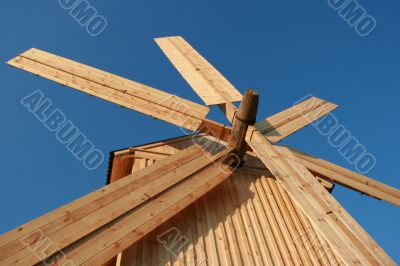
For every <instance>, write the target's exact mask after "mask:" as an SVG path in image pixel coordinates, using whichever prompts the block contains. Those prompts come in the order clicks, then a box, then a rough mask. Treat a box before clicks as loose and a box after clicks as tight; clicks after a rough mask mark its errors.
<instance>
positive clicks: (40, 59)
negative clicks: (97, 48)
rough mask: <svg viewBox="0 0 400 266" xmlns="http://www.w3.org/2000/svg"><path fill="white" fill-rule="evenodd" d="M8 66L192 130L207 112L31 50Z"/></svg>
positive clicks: (11, 61)
mask: <svg viewBox="0 0 400 266" xmlns="http://www.w3.org/2000/svg"><path fill="white" fill-rule="evenodd" d="M7 63H8V64H10V65H11V66H14V67H18V68H21V69H23V70H26V71H29V72H32V73H33V74H35V75H38V76H41V77H44V78H47V79H50V80H53V81H55V82H58V83H60V84H62V85H65V86H69V87H71V88H74V89H77V90H80V91H83V92H85V93H88V94H90V95H93V96H97V97H99V98H101V99H104V100H107V101H110V102H113V103H116V104H118V105H121V106H123V107H126V108H129V109H132V110H135V111H138V112H141V113H144V114H146V115H149V116H152V117H154V118H157V119H160V120H163V121H166V122H169V123H172V124H174V125H177V126H180V127H183V128H186V129H188V130H192V131H195V130H197V128H198V127H199V126H200V125H201V123H202V119H204V118H205V117H206V115H207V113H208V111H209V109H208V108H207V107H206V106H202V105H199V104H196V103H194V102H191V101H188V100H185V99H183V98H180V97H177V96H175V95H172V94H169V93H166V92H163V91H160V90H157V89H154V88H151V87H149V86H146V85H143V84H140V83H137V82H134V81H131V80H128V79H125V78H122V77H119V76H116V75H113V74H110V73H107V72H105V71H102V70H98V69H96V68H93V67H90V66H87V65H84V64H80V63H78V62H75V61H72V60H69V59H66V58H63V57H60V56H56V55H53V54H50V53H47V52H44V51H41V50H38V49H34V48H32V49H30V50H28V51H26V52H24V53H22V54H20V55H19V56H17V57H15V58H13V59H11V60H10V61H8V62H7Z"/></svg>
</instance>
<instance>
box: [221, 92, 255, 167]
mask: <svg viewBox="0 0 400 266" xmlns="http://www.w3.org/2000/svg"><path fill="white" fill-rule="evenodd" d="M258 98H259V95H258V92H256V91H253V90H246V92H245V93H244V95H243V99H242V102H241V104H240V106H239V109H238V111H237V113H236V115H235V116H234V118H233V129H232V134H231V137H230V139H229V142H228V146H229V147H230V148H233V149H234V150H235V151H234V152H235V154H236V155H237V156H238V157H239V159H240V161H242V159H243V156H244V154H245V153H246V151H247V149H248V146H247V143H246V141H245V137H246V131H247V127H248V126H249V125H253V124H254V123H255V120H256V116H257V109H258Z"/></svg>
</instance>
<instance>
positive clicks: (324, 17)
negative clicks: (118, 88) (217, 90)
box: [0, 0, 400, 263]
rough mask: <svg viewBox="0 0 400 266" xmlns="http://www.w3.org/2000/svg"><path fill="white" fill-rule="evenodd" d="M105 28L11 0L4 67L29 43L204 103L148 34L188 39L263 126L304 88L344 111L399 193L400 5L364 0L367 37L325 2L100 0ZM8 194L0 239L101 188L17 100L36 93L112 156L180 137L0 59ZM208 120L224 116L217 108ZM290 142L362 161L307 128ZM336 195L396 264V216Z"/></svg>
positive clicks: (399, 214) (53, 8)
mask: <svg viewBox="0 0 400 266" xmlns="http://www.w3.org/2000/svg"><path fill="white" fill-rule="evenodd" d="M90 3H91V4H92V5H93V6H94V7H95V8H96V9H97V10H98V12H99V14H101V15H103V16H104V17H105V18H106V19H107V21H108V27H107V28H106V30H105V31H104V32H103V33H102V34H101V35H100V36H98V37H91V36H90V35H89V34H88V33H87V32H86V30H85V29H84V28H82V27H81V26H80V25H79V24H78V23H77V22H76V21H75V20H74V19H73V18H72V17H71V16H70V15H69V13H68V12H67V11H66V10H64V9H62V8H61V7H60V5H59V4H58V1H18V0H3V1H2V5H1V9H0V36H1V49H0V61H1V62H5V61H7V60H8V59H10V58H12V57H14V56H15V55H17V54H18V53H21V52H23V51H25V50H27V49H29V48H31V47H36V48H39V49H42V50H46V51H49V52H52V53H56V54H59V55H62V56H64V57H67V58H71V59H74V60H77V61H80V62H84V63H86V64H89V65H92V66H95V67H97V68H101V69H104V70H106V71H109V72H112V73H115V74H118V75H121V76H123V77H127V78H130V79H133V80H136V81H139V82H142V83H145V84H147V85H150V86H153V87H155V88H158V89H162V90H165V91H168V92H171V93H174V94H177V95H179V96H181V97H184V98H187V99H190V100H193V101H196V102H198V103H201V100H200V99H199V98H198V96H197V95H196V94H195V93H194V92H193V91H192V90H191V89H190V87H189V86H188V85H187V84H186V83H185V81H184V80H183V79H182V78H181V77H180V75H179V74H178V73H177V72H176V71H175V69H174V68H173V67H172V65H171V64H170V63H169V62H168V60H167V59H166V58H165V56H164V55H163V54H162V52H161V51H160V49H159V48H158V47H157V45H156V44H155V43H154V41H153V38H155V37H160V36H168V35H183V36H184V37H185V38H186V39H187V40H188V41H189V42H190V43H191V44H192V45H193V46H194V47H195V48H196V49H197V50H198V51H199V52H200V53H202V54H203V55H204V56H205V57H206V58H207V59H209V61H210V62H211V63H213V65H214V66H216V67H217V68H218V69H219V70H220V71H221V72H222V73H223V74H224V75H225V76H226V77H227V78H228V79H229V80H230V81H231V82H232V83H233V84H234V85H235V86H236V87H237V88H238V89H239V90H240V91H242V92H243V91H244V89H246V88H251V89H255V90H258V91H259V92H260V94H261V102H260V108H259V112H258V118H259V119H262V118H264V117H266V116H269V115H272V114H274V113H276V112H278V111H281V110H283V109H285V108H287V107H289V106H291V105H292V104H293V103H294V102H296V101H297V100H298V99H300V98H302V97H303V96H305V95H306V94H309V93H312V94H314V95H315V96H318V97H321V98H324V99H327V100H329V101H331V102H334V103H337V104H339V105H340V107H339V109H338V110H336V111H335V112H334V114H335V116H336V117H337V118H338V120H339V121H340V123H341V124H343V125H344V126H345V127H346V128H347V129H348V130H349V131H350V132H351V133H352V135H353V136H355V137H356V138H357V139H358V140H359V141H360V143H362V144H363V145H364V146H365V147H366V148H367V149H368V151H369V152H370V153H371V154H373V155H374V156H375V157H376V159H377V165H376V167H375V168H374V170H373V171H372V172H371V173H370V174H369V175H370V176H371V177H373V178H375V179H377V180H379V181H382V182H384V183H387V184H389V185H391V186H394V187H397V188H399V187H400V179H399V176H398V175H399V173H398V163H399V155H398V154H399V153H398V151H399V150H400V141H399V138H398V132H399V130H400V126H399V123H398V121H399V119H398V114H399V113H398V104H399V103H398V102H399V100H400V73H399V72H400V67H399V64H400V63H399V62H400V50H399V46H400V28H399V25H400V17H399V16H398V10H399V8H400V4H399V2H398V1H395V0H388V1H383V2H380V1H379V3H378V2H377V1H367V0H360V1H359V3H360V4H361V5H362V6H363V7H364V8H365V10H366V11H367V13H368V14H370V15H371V16H373V17H374V18H375V19H376V22H377V24H376V28H375V30H374V31H373V32H372V33H371V34H370V35H368V36H366V37H361V36H359V35H358V34H357V33H356V31H355V30H354V29H353V28H351V27H350V26H349V25H348V24H347V22H346V21H344V20H343V18H342V17H340V16H339V15H338V12H337V11H335V10H333V9H332V8H331V7H330V6H329V5H328V2H327V1H307V2H306V3H305V1H294V0H292V1H266V0H251V1H238V0H231V1H225V0H224V1H210V0H203V1H174V0H170V1H151V0H148V1H127V0H126V1H98V0H92V1H90ZM0 79H1V84H2V85H1V86H2V90H1V91H2V94H1V97H0V101H1V104H0V110H1V117H2V121H3V122H2V130H1V132H0V136H1V138H0V142H1V147H2V150H3V152H2V153H1V155H0V156H1V158H0V162H1V168H2V186H1V193H0V201H1V205H0V206H1V213H2V219H1V220H0V232H1V233H3V232H5V231H8V230H10V229H12V228H14V227H16V226H18V225H20V224H22V223H24V222H26V221H28V220H30V219H33V218H35V217H37V216H39V215H41V214H44V213H46V212H48V211H50V210H52V209H54V208H56V207H59V206H61V205H63V204H65V203H67V202H70V201H72V200H74V199H76V198H78V197H80V196H83V195H85V194H87V193H88V192H91V191H93V190H94V189H96V188H98V187H100V186H102V185H104V183H105V179H106V170H107V160H106V161H105V163H104V164H102V165H101V167H100V168H98V169H97V170H96V171H88V170H86V169H85V167H84V166H83V165H82V163H81V162H79V161H78V160H76V159H75V157H73V156H72V155H71V153H70V152H69V151H68V150H67V149H66V148H65V146H63V145H61V144H59V142H58V141H57V140H56V138H55V136H54V133H51V132H49V131H48V130H47V129H46V128H45V127H44V126H43V124H41V123H40V122H39V121H38V120H37V119H36V118H35V117H34V116H33V115H32V114H31V113H29V112H28V110H27V109H26V108H25V107H23V106H22V105H21V104H20V100H21V98H23V97H24V96H26V95H28V94H29V93H32V92H33V91H35V90H41V91H42V92H43V93H44V94H45V96H46V97H47V98H49V99H51V100H52V102H53V104H54V106H55V107H58V108H60V109H61V110H62V111H63V112H64V113H65V115H66V116H67V118H68V119H69V120H71V121H72V122H73V123H74V124H75V125H76V126H77V127H78V128H79V129H80V130H81V132H83V133H84V134H85V135H86V136H87V137H88V138H89V139H90V140H91V141H92V142H93V143H94V144H95V146H96V147H97V148H99V149H100V150H102V151H103V152H104V153H105V154H106V156H108V153H109V152H110V151H112V150H116V149H120V148H124V147H128V146H133V145H139V144H143V143H147V142H152V141H156V140H161V139H166V138H170V137H176V136H179V135H181V134H182V132H181V131H180V129H178V128H177V127H174V126H172V125H169V124H166V123H164V122H161V121H157V120H154V119H151V118H148V117H146V116H144V115H141V114H139V113H135V112H133V111H130V110H127V109H123V108H120V107H118V106H116V105H113V104H111V103H108V102H105V101H102V100H100V99H97V98H94V97H90V96H87V95H84V94H82V93H80V92H77V91H74V90H72V89H67V88H64V87H61V86H59V85H57V84H56V83H53V82H50V81H47V80H45V79H41V78H37V77H35V76H33V75H31V74H28V73H24V72H22V71H20V70H16V69H13V68H10V67H9V66H7V65H6V64H0ZM210 118H212V119H216V120H218V121H220V122H224V123H225V120H224V119H223V117H222V116H221V115H220V114H219V112H218V110H217V109H214V108H213V110H212V112H211V114H210ZM284 143H285V144H290V145H292V146H294V147H296V148H299V149H301V150H303V151H306V152H308V153H311V154H313V155H317V156H320V157H322V158H324V159H327V160H329V161H332V162H335V163H337V164H339V165H342V166H344V167H346V168H349V169H351V170H354V167H353V166H352V165H350V164H349V163H347V162H346V160H345V159H344V158H342V156H341V155H340V154H339V153H338V152H337V150H336V149H334V148H332V147H331V146H330V145H329V143H328V141H327V138H326V137H325V136H322V135H320V134H319V133H318V132H317V130H316V129H315V128H313V127H308V128H306V129H303V130H302V131H300V132H298V133H297V134H296V135H293V136H291V137H289V138H287V139H286V140H285V141H284ZM334 195H335V196H336V198H337V199H338V200H339V201H340V202H341V203H342V205H343V206H344V207H345V208H346V209H347V210H348V211H349V212H350V213H351V214H352V215H353V216H354V218H355V219H356V220H357V221H358V222H359V223H360V224H361V225H362V226H363V227H364V228H365V229H366V231H368V232H369V233H370V234H371V236H372V237H373V238H374V239H375V240H376V241H377V242H378V243H379V244H380V245H381V246H382V247H383V248H384V249H385V250H386V251H387V252H388V253H389V254H390V255H391V256H392V257H393V258H394V259H395V260H396V261H397V262H398V263H400V243H399V236H400V227H399V226H398V224H399V222H398V221H399V219H400V211H399V208H398V207H395V206H393V205H390V204H388V203H386V202H383V201H378V200H375V199H371V198H368V197H366V196H361V195H360V194H359V193H356V192H354V191H351V190H348V189H345V188H342V187H339V186H337V187H336V189H335V191H334Z"/></svg>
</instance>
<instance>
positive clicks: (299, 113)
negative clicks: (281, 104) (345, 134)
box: [255, 97, 338, 142]
mask: <svg viewBox="0 0 400 266" xmlns="http://www.w3.org/2000/svg"><path fill="white" fill-rule="evenodd" d="M337 107H338V106H337V105H336V104H333V103H330V102H327V101H325V100H321V99H318V98H315V97H311V98H309V99H307V100H305V101H303V102H301V103H298V104H296V105H294V106H292V107H290V108H288V109H286V110H284V111H282V112H280V113H277V114H275V115H273V116H271V117H268V118H266V119H265V120H262V121H260V122H258V123H256V124H255V127H256V128H257V129H258V130H259V131H260V132H261V133H262V134H263V135H264V136H265V137H266V138H267V139H268V140H269V141H270V142H278V141H281V140H282V139H283V138H285V137H287V136H289V135H291V134H293V133H294V132H296V131H298V130H300V129H302V128H304V127H305V126H307V125H309V124H311V123H312V122H314V121H316V120H317V119H319V118H321V117H322V116H324V115H326V114H327V113H329V112H331V111H333V110H334V109H336V108H337Z"/></svg>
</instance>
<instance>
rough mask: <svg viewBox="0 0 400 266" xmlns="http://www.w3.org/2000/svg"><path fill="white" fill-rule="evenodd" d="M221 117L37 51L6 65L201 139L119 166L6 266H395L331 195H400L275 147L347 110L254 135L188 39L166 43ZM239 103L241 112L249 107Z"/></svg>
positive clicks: (133, 151) (0, 246)
mask: <svg viewBox="0 0 400 266" xmlns="http://www.w3.org/2000/svg"><path fill="white" fill-rule="evenodd" d="M156 42H157V44H158V45H159V46H160V47H161V49H162V50H163V51H164V53H165V54H166V55H167V57H168V58H169V59H170V61H171V62H172V63H173V65H174V66H175V67H176V68H177V69H178V71H179V72H180V73H181V74H182V76H183V77H184V78H185V79H186V80H187V81H188V83H189V84H190V85H191V87H192V88H193V89H194V90H195V92H196V93H197V94H198V95H199V96H200V98H201V99H202V100H203V101H204V102H205V103H206V105H208V106H209V105H218V106H219V107H220V108H221V110H222V111H223V112H224V114H225V115H226V117H227V118H228V120H229V121H230V122H231V124H232V127H230V126H227V125H224V124H220V123H218V122H215V121H212V120H209V119H207V118H206V115H207V113H208V111H209V108H208V107H206V106H203V105H199V104H197V103H194V102H191V101H188V100H185V99H182V98H179V97H177V96H174V95H171V94H169V93H166V92H162V91H159V90H156V89H154V88H151V87H148V86H145V85H142V84H140V83H137V82H134V81H131V80H127V79H125V78H121V77H118V76H115V75H112V74H109V73H106V72H104V71H101V70H98V69H95V68H92V67H89V66H86V65H83V64H80V63H77V62H74V61H71V60H68V59H65V58H62V57H59V56H56V55H52V54H49V53H47V52H43V51H40V50H37V49H31V50H28V51H26V52H24V53H23V54H20V55H18V56H17V57H16V58H14V59H12V60H10V61H9V62H8V64H10V65H12V66H15V67H18V68H21V69H24V70H26V71H29V72H32V73H34V74H36V75H39V76H42V77H45V78H48V79H50V80H53V81H56V82H58V83H61V84H63V85H66V86H69V87H72V88H74V89H77V90H80V91H83V92H86V93H88V94H91V95H94V96H97V97H99V98H102V99H105V100H108V101H110V102H113V103H116V104H118V105H121V106H124V107H126V108H130V109H133V110H135V111H138V112H141V113H144V114H147V115H149V116H152V117H155V118H157V119H160V120H164V121H166V122H169V123H171V124H174V125H177V126H179V127H182V128H184V129H187V130H189V131H193V132H196V134H194V135H189V136H184V137H180V138H176V139H172V140H165V141H160V142H157V143H152V144H147V145H143V146H138V147H131V148H128V149H124V150H120V151H117V152H114V153H113V156H112V158H111V160H110V169H109V183H110V184H108V185H107V186H105V187H103V188H100V189H99V190H97V191H94V192H93V193H90V194H88V195H86V196H84V197H82V198H80V199H78V200H76V201H73V202H71V203H69V204H67V205H65V206H63V207H61V208H58V209H56V210H54V211H52V212H50V213H48V214H45V215H43V216H41V217H39V218H37V219H35V220H33V221H31V222H28V223H26V224H24V225H22V226H20V227H18V228H16V229H14V230H12V231H10V232H8V233H5V234H3V235H2V236H1V237H0V265H35V264H38V265H81V264H84V265H104V264H106V265H115V264H121V265H166V264H168V265H171V264H173V265H182V264H184V265H339V264H342V265H395V263H394V262H393V260H392V259H391V258H390V257H389V256H388V255H387V254H386V253H385V252H384V250H383V249H382V248H381V247H380V246H379V245H378V244H377V243H376V242H375V241H374V240H373V239H372V238H371V237H370V236H369V235H368V234H367V233H366V232H365V231H364V230H363V229H362V227H361V226H360V225H359V224H358V223H357V222H356V221H355V220H354V219H353V218H352V217H351V216H350V215H349V214H348V213H347V212H346V210H345V209H344V208H343V207H342V206H341V205H340V204H339V203H338V202H337V201H336V200H335V198H334V197H333V196H332V195H331V194H330V193H329V191H331V189H332V186H333V184H332V182H333V183H337V184H340V185H343V186H346V187H348V188H350V189H353V190H356V191H359V192H362V193H363V194H366V195H369V196H371V197H375V198H377V199H382V200H385V201H387V202H390V203H392V204H395V205H397V206H400V193H399V190H397V189H394V188H391V187H389V186H386V185H384V184H382V183H380V182H378V181H375V180H372V179H370V178H368V177H365V176H362V175H360V174H357V173H355V172H352V171H349V170H346V169H343V168H342V167H340V166H337V165H335V164H333V163H330V162H327V161H324V160H322V159H318V158H315V157H313V156H310V155H307V154H304V153H302V152H299V151H295V150H293V149H291V148H288V147H283V146H277V145H274V143H276V142H278V141H280V140H282V139H283V138H285V137H287V136H288V135H290V134H292V133H294V132H296V131H297V130H299V129H301V128H303V127H305V126H306V125H308V124H310V123H311V122H313V121H315V120H317V119H318V118H320V117H322V116H324V115H325V114H327V113H328V112H330V111H332V110H333V109H335V108H336V107H337V106H336V105H335V104H332V103H329V102H327V101H324V100H321V99H318V98H310V99H307V100H305V101H303V102H301V103H299V104H297V105H295V106H292V107H291V108H289V109H287V110H285V111H283V112H280V113H278V114H276V115H274V116H272V117H269V118H267V119H265V120H263V121H260V122H258V123H255V118H256V112H257V106H258V100H259V95H258V94H257V92H255V91H250V90H249V91H246V92H245V93H244V95H241V94H240V92H239V91H238V90H237V89H235V88H234V86H233V85H232V84H231V83H230V82H229V81H228V80H226V79H225V78H224V77H223V76H222V75H221V74H220V73H219V72H218V71H217V70H216V69H215V68H214V67H213V66H211V65H210V64H209V63H208V62H207V61H206V60H205V59H204V58H203V57H202V56H201V55H200V54H199V53H197V52H196V51H195V50H194V49H193V48H192V47H191V46H190V45H189V44H188V43H187V42H186V41H185V40H184V39H183V38H182V37H167V38H159V39H156ZM233 102H241V103H240V106H239V108H237V107H236V105H234V104H233Z"/></svg>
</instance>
